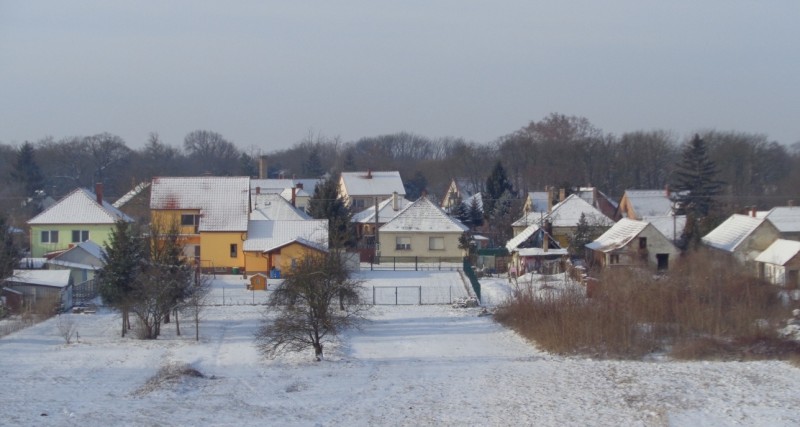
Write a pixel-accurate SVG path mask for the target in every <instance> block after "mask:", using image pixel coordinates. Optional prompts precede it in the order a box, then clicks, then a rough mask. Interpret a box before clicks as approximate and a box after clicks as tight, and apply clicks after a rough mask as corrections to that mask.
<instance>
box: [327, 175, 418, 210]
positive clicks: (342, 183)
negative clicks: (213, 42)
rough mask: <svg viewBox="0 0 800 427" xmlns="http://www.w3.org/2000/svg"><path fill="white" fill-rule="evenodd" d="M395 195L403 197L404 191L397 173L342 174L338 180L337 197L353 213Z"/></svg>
mask: <svg viewBox="0 0 800 427" xmlns="http://www.w3.org/2000/svg"><path fill="white" fill-rule="evenodd" d="M393 193H397V194H398V195H400V196H401V197H405V195H406V190H405V187H404V186H403V180H402V178H400V172H398V171H372V170H368V171H366V172H342V175H341V177H340V178H339V197H340V198H341V199H342V200H343V201H344V202H345V205H346V206H347V207H349V208H350V209H351V210H352V211H353V212H360V211H362V210H364V209H365V208H367V207H368V206H374V205H375V200H377V201H378V202H381V201H383V200H386V199H388V198H390V197H392V194H393Z"/></svg>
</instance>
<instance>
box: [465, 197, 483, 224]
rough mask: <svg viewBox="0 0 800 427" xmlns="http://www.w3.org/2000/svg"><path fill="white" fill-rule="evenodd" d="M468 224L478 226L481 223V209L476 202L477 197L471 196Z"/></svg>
mask: <svg viewBox="0 0 800 427" xmlns="http://www.w3.org/2000/svg"><path fill="white" fill-rule="evenodd" d="M468 216H469V224H470V226H472V227H473V228H474V227H480V226H482V225H483V210H482V209H481V206H480V205H479V204H478V198H477V197H473V198H472V201H471V202H470V204H469V212H468Z"/></svg>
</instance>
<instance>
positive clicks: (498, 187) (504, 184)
mask: <svg viewBox="0 0 800 427" xmlns="http://www.w3.org/2000/svg"><path fill="white" fill-rule="evenodd" d="M504 193H508V197H513V196H514V195H515V194H516V193H515V192H514V187H513V186H512V185H511V181H509V179H508V175H507V174H506V170H505V168H504V167H503V164H502V163H500V162H499V161H498V162H497V163H495V165H494V168H493V169H492V172H491V174H489V177H488V178H487V179H486V198H484V199H483V214H484V215H485V216H486V217H487V218H491V217H492V216H493V215H494V210H495V206H496V204H497V201H498V200H499V199H500V198H501V197H502V196H503V194H504Z"/></svg>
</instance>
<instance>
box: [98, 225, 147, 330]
mask: <svg viewBox="0 0 800 427" xmlns="http://www.w3.org/2000/svg"><path fill="white" fill-rule="evenodd" d="M144 258H145V244H144V241H143V239H142V237H141V236H140V235H139V233H138V230H137V229H136V227H135V226H133V225H132V224H130V223H128V222H125V221H117V223H116V225H115V226H114V230H113V231H112V232H111V235H110V236H109V238H108V243H106V245H105V252H104V253H103V268H101V269H100V270H99V271H98V272H97V276H96V280H97V281H98V282H99V284H100V295H101V296H102V297H103V301H104V302H105V303H106V304H108V305H110V306H112V307H114V308H117V309H119V310H120V311H121V312H122V336H125V333H126V332H127V330H128V329H130V320H129V318H128V313H129V308H130V304H131V299H130V297H131V293H132V291H133V289H134V281H135V280H136V278H137V276H138V274H139V272H140V271H141V268H142V264H141V262H142V260H143V259H144Z"/></svg>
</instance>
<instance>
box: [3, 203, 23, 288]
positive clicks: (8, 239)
mask: <svg viewBox="0 0 800 427" xmlns="http://www.w3.org/2000/svg"><path fill="white" fill-rule="evenodd" d="M21 257H22V254H21V253H20V250H19V247H18V246H17V242H16V240H15V239H14V233H12V231H11V227H9V226H8V224H6V219H5V218H4V217H3V216H0V280H3V279H5V278H6V277H9V276H11V275H12V274H14V269H15V268H17V265H18V264H19V260H20V258H21Z"/></svg>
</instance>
